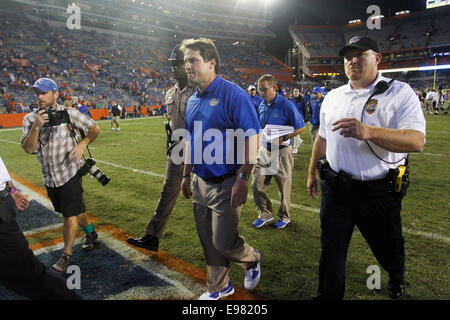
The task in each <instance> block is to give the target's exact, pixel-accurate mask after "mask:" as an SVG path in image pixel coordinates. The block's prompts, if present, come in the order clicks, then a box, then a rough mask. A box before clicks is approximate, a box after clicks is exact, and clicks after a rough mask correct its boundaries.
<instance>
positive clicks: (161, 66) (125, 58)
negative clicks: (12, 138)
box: [0, 12, 283, 112]
mask: <svg viewBox="0 0 450 320" xmlns="http://www.w3.org/2000/svg"><path fill="white" fill-rule="evenodd" d="M29 17H30V16H28V17H27V16H26V15H25V16H24V15H22V14H20V13H17V12H0V21H2V22H1V31H0V39H1V41H2V46H1V47H0V60H1V65H0V70H2V71H3V72H2V73H1V74H0V86H3V88H5V89H4V90H6V91H7V92H8V96H9V97H11V96H12V97H14V100H15V102H16V103H17V104H18V103H19V102H21V103H22V104H23V106H24V108H25V110H28V106H29V105H30V104H31V103H32V102H33V101H35V97H34V94H33V92H32V91H31V90H26V87H28V86H29V85H32V84H33V83H34V81H35V80H36V79H38V78H39V77H43V76H49V77H51V78H53V79H54V80H55V81H57V82H58V83H59V84H61V83H64V82H65V83H67V88H69V89H70V91H71V93H70V95H71V96H72V97H74V96H75V97H80V96H82V97H83V98H84V99H88V100H89V101H95V102H96V105H97V107H106V106H107V105H108V102H109V101H111V100H113V99H114V100H117V101H119V103H120V104H122V105H125V106H133V105H137V104H138V101H139V98H140V97H141V96H142V94H144V95H145V96H148V99H147V100H146V101H145V102H146V104H149V105H158V104H159V105H160V104H162V103H163V99H164V94H165V91H166V90H167V89H168V88H169V87H170V86H171V83H172V81H173V80H172V79H171V68H170V65H169V64H168V63H167V59H166V57H168V56H169V55H170V51H171V50H172V48H173V46H174V45H175V44H176V41H174V39H165V41H164V44H163V45H161V44H157V43H154V42H152V41H148V42H143V41H140V40H139V39H136V38H134V37H126V36H121V35H118V36H117V35H116V36H111V35H105V34H102V33H100V32H95V31H83V30H68V29H67V28H65V27H50V26H49V25H48V24H47V23H46V22H45V21H39V22H38V21H35V20H36V19H34V18H33V19H32V20H30V19H29ZM220 27H229V26H220ZM233 28H234V27H229V29H230V30H231V31H232V30H233ZM237 28H241V27H237ZM241 31H242V30H241ZM248 31H249V30H246V32H248ZM217 47H218V50H219V52H220V54H221V64H222V70H221V73H222V74H223V75H224V76H225V77H226V78H227V79H229V80H231V81H233V82H235V83H237V84H239V85H241V86H242V87H243V88H245V89H246V88H247V86H248V85H249V84H252V83H255V81H256V79H257V77H256V76H252V75H249V74H246V73H243V72H241V71H237V70H235V69H236V68H239V67H245V68H258V69H261V70H263V73H267V72H270V73H274V72H277V70H278V69H281V68H283V66H282V65H280V64H279V63H278V62H277V61H275V60H273V59H272V58H271V57H270V56H269V55H268V54H265V53H264V52H262V51H261V50H260V49H259V48H257V47H255V46H254V45H252V44H251V43H245V45H243V44H241V43H239V42H238V43H237V44H236V43H235V41H233V40H228V41H223V42H221V43H220V44H217ZM11 58H14V59H24V60H26V62H24V63H27V65H26V66H20V65H18V64H17V63H15V62H13V61H12V60H11ZM18 81H19V82H20V83H21V82H24V83H26V85H25V86H18V85H17V82H18ZM92 82H95V91H94V92H92V91H91V90H90V87H91V84H92ZM113 82H115V85H114V84H113ZM100 97H101V98H100ZM1 108H3V110H1ZM0 111H2V112H6V111H11V110H9V109H8V108H7V107H6V105H4V103H3V101H2V103H1V104H0ZM12 111H13V110H12Z"/></svg>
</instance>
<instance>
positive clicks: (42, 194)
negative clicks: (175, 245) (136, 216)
mask: <svg viewBox="0 0 450 320" xmlns="http://www.w3.org/2000/svg"><path fill="white" fill-rule="evenodd" d="M9 174H10V176H11V179H13V180H14V183H16V182H17V183H21V184H22V185H23V186H25V188H27V189H32V190H33V191H34V192H36V193H37V196H38V199H39V200H40V199H42V198H47V194H46V190H44V189H43V188H40V187H38V186H36V185H34V184H33V183H31V182H29V181H27V180H26V179H24V178H22V177H20V176H18V175H16V174H14V173H13V172H11V171H10V172H9ZM26 192H27V194H29V193H30V191H29V190H27V191H26ZM88 218H89V220H90V221H91V222H94V223H95V222H99V219H97V218H95V217H93V216H92V215H90V214H88ZM36 230H37V229H34V230H32V231H33V234H32V236H36V235H37V233H35V232H34V231H36ZM97 230H98V231H100V232H107V233H108V234H109V235H110V236H111V237H113V238H114V239H116V240H118V241H119V242H120V243H121V244H123V245H126V246H128V247H129V248H131V249H133V250H131V251H130V252H134V251H138V252H140V253H142V254H144V255H145V256H147V257H149V258H151V259H153V260H154V261H156V262H158V263H160V264H161V265H163V266H165V267H167V268H168V269H170V270H172V271H176V272H178V273H180V274H182V275H185V276H187V277H189V278H190V279H191V280H194V281H195V282H197V283H199V284H200V285H203V286H204V285H205V279H206V271H205V270H202V269H200V268H198V267H196V266H194V265H192V264H189V263H187V262H186V261H184V260H181V259H178V258H176V257H174V256H172V255H171V254H170V253H167V252H164V251H162V250H158V252H156V253H155V252H153V251H149V250H146V249H143V248H137V247H134V246H132V245H130V244H129V243H127V242H126V241H125V240H126V239H128V238H129V237H132V235H130V234H128V233H126V232H125V231H123V230H121V229H119V228H117V227H115V226H114V225H111V224H109V225H104V226H99V227H97ZM55 231H57V229H49V230H47V231H44V232H40V233H39V235H40V236H42V235H45V234H46V233H51V232H55ZM82 236H83V232H82V231H78V232H77V236H76V238H78V237H82ZM28 238H29V237H28ZM63 242H64V239H63V238H62V237H58V238H56V239H52V240H48V241H44V242H40V243H35V244H32V245H30V249H31V250H33V251H35V250H38V251H37V252H41V251H39V250H46V249H47V248H48V247H50V246H54V245H61V246H62V243H63ZM118 253H119V254H121V253H120V252H118ZM155 275H157V276H159V274H156V273H155ZM234 289H235V293H234V294H233V295H231V296H229V297H226V298H224V299H222V300H261V299H262V298H260V297H257V296H255V295H253V294H252V293H251V292H249V291H247V290H245V289H242V288H239V287H236V286H235V288H234ZM137 299H139V298H137Z"/></svg>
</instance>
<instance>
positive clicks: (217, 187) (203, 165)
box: [181, 38, 261, 300]
mask: <svg viewBox="0 0 450 320" xmlns="http://www.w3.org/2000/svg"><path fill="white" fill-rule="evenodd" d="M181 50H182V51H183V52H184V61H185V68H186V71H187V75H188V79H189V81H190V82H191V83H193V84H195V85H196V87H197V90H196V92H195V93H194V94H193V95H192V96H191V98H190V99H189V101H188V102H187V105H186V129H187V130H188V131H189V134H190V137H189V138H188V139H186V140H187V148H186V152H185V155H186V159H185V165H184V172H183V179H182V182H181V191H182V193H183V196H184V197H185V198H187V199H189V198H191V197H193V204H194V217H195V223H196V226H197V232H198V236H199V238H200V242H201V244H202V246H203V251H204V254H205V260H206V268H207V269H206V271H207V279H206V280H207V287H208V291H207V292H205V293H204V294H202V295H201V296H200V300H217V299H220V298H222V297H226V296H229V295H231V294H233V293H234V289H233V284H232V282H231V281H230V278H229V269H230V263H231V262H234V263H236V264H238V265H239V266H241V267H243V268H244V269H245V278H244V287H245V288H246V289H247V290H253V289H254V288H255V287H256V286H257V285H258V283H259V280H260V277H261V253H260V252H259V251H258V250H255V249H253V248H252V247H251V246H249V245H248V244H247V243H246V242H245V240H244V238H242V237H241V236H239V234H238V223H239V217H240V213H241V210H242V205H243V204H244V203H245V201H246V199H247V193H248V186H247V184H248V178H249V175H250V172H251V171H252V169H253V164H254V158H255V156H256V150H257V145H258V138H259V130H260V125H259V121H258V117H257V115H256V111H255V108H254V106H253V104H252V102H251V100H250V98H249V96H248V95H247V93H246V92H245V91H244V90H243V89H241V88H239V87H238V86H237V85H235V84H233V83H231V82H229V81H226V80H224V79H223V78H222V77H220V76H219V75H218V74H219V66H220V60H219V54H218V52H217V49H216V46H215V45H214V42H213V41H212V40H210V39H205V38H200V39H195V40H194V39H187V40H184V41H183V42H182V46H181ZM244 132H245V134H244ZM191 171H192V172H194V177H193V181H192V187H193V189H192V191H191V186H190V172H191Z"/></svg>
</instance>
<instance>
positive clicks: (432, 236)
mask: <svg viewBox="0 0 450 320" xmlns="http://www.w3.org/2000/svg"><path fill="white" fill-rule="evenodd" d="M0 142H6V143H14V144H20V143H18V142H14V141H8V140H4V139H0ZM423 154H425V153H423ZM429 155H436V154H431V153H430V154H429ZM441 156H445V157H450V156H449V155H441ZM96 161H97V162H98V163H102V164H105V165H109V166H112V167H116V168H120V169H124V170H129V171H132V172H136V173H142V174H145V175H149V176H153V177H158V178H165V175H163V174H160V173H156V172H152V171H145V170H140V169H134V168H131V167H126V166H122V165H119V164H115V163H112V162H108V161H103V160H98V159H96ZM249 196H250V194H249ZM271 201H272V202H273V203H275V204H280V201H278V200H276V199H271ZM291 206H292V207H293V208H296V209H300V210H303V211H308V212H312V213H319V212H320V209H319V208H312V207H308V206H304V205H301V204H295V203H291ZM403 231H404V232H406V233H410V234H414V235H420V236H423V237H426V238H429V239H435V240H441V241H444V242H445V243H450V238H449V237H446V236H443V235H440V234H437V233H431V232H424V231H420V230H419V231H417V230H413V229H410V228H406V227H403Z"/></svg>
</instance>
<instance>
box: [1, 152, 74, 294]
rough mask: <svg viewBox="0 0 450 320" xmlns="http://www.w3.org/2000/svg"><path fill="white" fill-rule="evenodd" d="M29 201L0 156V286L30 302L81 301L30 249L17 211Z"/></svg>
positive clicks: (26, 205) (25, 206)
mask: <svg viewBox="0 0 450 320" xmlns="http://www.w3.org/2000/svg"><path fill="white" fill-rule="evenodd" d="M28 203H29V201H28V199H27V198H26V197H25V196H24V195H23V194H22V193H21V192H20V191H19V190H17V189H16V188H15V187H14V185H13V183H12V181H11V178H10V176H9V173H8V170H7V169H6V167H5V164H4V163H3V160H2V158H1V157H0V286H4V287H6V288H8V289H10V290H12V291H14V292H15V293H18V294H20V295H22V296H25V297H28V298H30V299H38V300H43V299H58V300H66V299H67V300H78V299H80V297H79V296H78V295H77V294H76V293H75V292H74V291H72V290H69V289H68V288H67V286H66V282H65V281H64V279H63V278H62V277H60V276H59V275H58V274H57V273H56V272H54V271H52V270H50V269H49V268H46V267H45V266H44V264H43V263H42V262H41V261H39V259H38V258H36V257H35V256H34V254H33V251H31V249H30V248H29V247H28V241H27V240H26V239H25V236H24V235H23V232H22V230H21V229H20V227H19V225H18V224H17V221H16V219H15V217H16V210H20V211H22V210H24V209H26V208H27V207H28Z"/></svg>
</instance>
